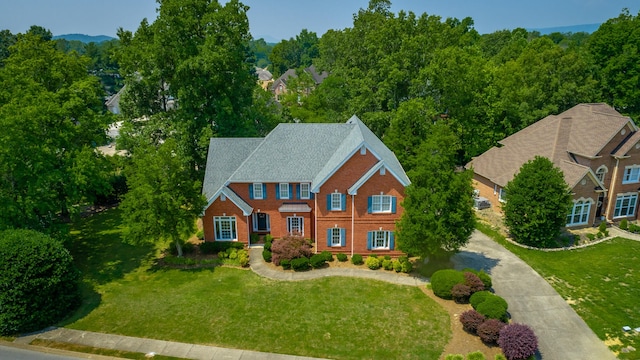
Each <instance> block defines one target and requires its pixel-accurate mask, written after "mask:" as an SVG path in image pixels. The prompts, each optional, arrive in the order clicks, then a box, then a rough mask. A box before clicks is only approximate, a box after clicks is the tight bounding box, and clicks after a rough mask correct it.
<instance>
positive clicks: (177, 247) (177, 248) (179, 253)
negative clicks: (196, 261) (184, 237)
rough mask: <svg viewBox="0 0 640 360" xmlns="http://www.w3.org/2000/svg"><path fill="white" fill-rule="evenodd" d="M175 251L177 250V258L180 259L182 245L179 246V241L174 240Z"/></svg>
mask: <svg viewBox="0 0 640 360" xmlns="http://www.w3.org/2000/svg"><path fill="white" fill-rule="evenodd" d="M175 243H176V250H178V257H182V245H181V244H180V239H178V238H176V240H175Z"/></svg>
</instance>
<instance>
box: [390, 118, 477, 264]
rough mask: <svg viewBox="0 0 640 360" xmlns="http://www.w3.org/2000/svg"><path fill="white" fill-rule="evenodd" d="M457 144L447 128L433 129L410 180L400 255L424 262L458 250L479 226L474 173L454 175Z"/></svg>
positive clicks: (400, 231) (399, 235) (437, 126)
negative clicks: (476, 211) (423, 258)
mask: <svg viewBox="0 0 640 360" xmlns="http://www.w3.org/2000/svg"><path fill="white" fill-rule="evenodd" d="M458 147H459V141H458V139H457V137H456V135H455V134H454V133H453V131H452V130H451V129H450V128H449V127H448V126H447V125H446V124H442V123H438V124H435V125H432V127H431V131H430V132H429V134H428V137H427V139H426V140H425V142H424V143H423V144H422V145H421V146H420V149H419V151H418V154H419V155H418V157H417V162H416V167H415V168H414V169H413V170H411V171H410V172H409V173H408V175H409V178H410V179H411V184H410V185H409V186H408V187H407V188H406V189H405V194H406V197H405V199H404V201H403V203H402V207H403V208H404V213H403V214H402V217H401V218H400V221H399V222H398V223H397V226H396V229H397V232H398V233H397V239H398V240H397V241H398V247H399V249H400V250H402V251H404V252H407V253H410V254H415V255H419V256H422V257H425V258H426V257H429V256H438V255H441V254H443V252H449V251H457V250H458V249H459V248H460V247H462V246H464V245H465V244H467V242H468V241H469V236H470V235H471V233H472V232H473V229H474V226H475V218H474V212H473V208H472V206H473V187H472V185H471V177H472V176H473V173H472V171H470V170H465V171H458V170H456V161H455V158H456V153H457V151H458Z"/></svg>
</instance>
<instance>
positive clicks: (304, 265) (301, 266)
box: [291, 257, 309, 271]
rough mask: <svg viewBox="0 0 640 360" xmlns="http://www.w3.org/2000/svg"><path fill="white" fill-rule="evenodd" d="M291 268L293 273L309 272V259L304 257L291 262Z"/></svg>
mask: <svg viewBox="0 0 640 360" xmlns="http://www.w3.org/2000/svg"><path fill="white" fill-rule="evenodd" d="M291 268H292V269H293V270H295V271H304V270H309V259H308V258H306V257H301V258H296V259H293V260H291Z"/></svg>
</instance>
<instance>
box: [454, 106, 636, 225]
mask: <svg viewBox="0 0 640 360" xmlns="http://www.w3.org/2000/svg"><path fill="white" fill-rule="evenodd" d="M499 143H500V144H501V145H502V146H500V147H493V148H491V149H489V150H488V151H487V152H485V153H484V154H482V155H480V156H478V157H476V158H474V159H473V160H472V161H471V162H469V163H468V164H467V165H466V167H467V168H472V169H473V171H474V186H475V188H476V190H477V193H478V194H479V196H481V197H485V198H488V199H489V200H490V201H491V206H492V208H494V209H496V210H498V211H501V210H500V203H501V201H502V195H503V188H504V187H505V186H506V185H507V183H508V182H509V181H510V180H511V179H513V177H514V175H515V174H516V173H517V172H518V171H519V170H520V167H521V166H522V165H523V164H524V163H525V162H527V161H529V160H531V159H533V158H534V157H535V156H536V155H538V156H544V157H547V158H549V159H550V160H551V161H553V163H554V164H555V166H556V167H558V168H559V169H560V170H562V172H563V173H564V178H565V181H566V182H567V184H568V185H569V187H570V188H571V192H572V198H573V208H572V209H571V212H570V213H569V214H568V215H567V224H566V226H567V227H580V226H592V225H594V224H596V223H598V222H599V221H600V220H601V219H603V220H604V219H606V220H608V221H619V220H621V219H636V218H637V208H638V192H639V191H640V132H638V127H637V126H636V124H635V123H634V122H633V120H631V118H629V117H626V116H623V115H621V114H620V113H618V112H617V111H616V110H614V109H613V108H612V107H610V106H609V105H607V104H579V105H576V106H574V107H573V108H571V109H569V110H567V111H565V112H563V113H561V114H558V115H549V116H547V117H545V118H544V119H542V120H540V121H538V122H536V123H534V124H532V125H530V126H528V127H526V128H524V129H522V130H520V131H519V132H517V133H515V134H513V135H511V136H509V137H507V138H505V139H503V140H501V141H500V142H499Z"/></svg>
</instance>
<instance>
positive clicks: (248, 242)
mask: <svg viewBox="0 0 640 360" xmlns="http://www.w3.org/2000/svg"><path fill="white" fill-rule="evenodd" d="M245 218H246V219H247V244H249V246H248V247H251V228H250V227H249V215H247V216H245Z"/></svg>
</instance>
